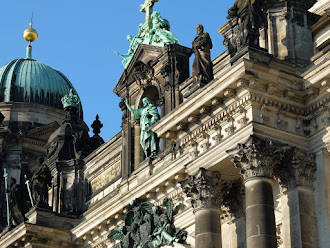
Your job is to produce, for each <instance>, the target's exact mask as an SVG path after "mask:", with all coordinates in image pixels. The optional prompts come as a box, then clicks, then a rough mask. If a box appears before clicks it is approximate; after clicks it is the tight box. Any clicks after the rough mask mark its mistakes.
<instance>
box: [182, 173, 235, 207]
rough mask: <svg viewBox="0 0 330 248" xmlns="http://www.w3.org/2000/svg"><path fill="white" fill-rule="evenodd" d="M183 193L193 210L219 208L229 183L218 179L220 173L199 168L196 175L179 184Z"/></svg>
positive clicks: (229, 185) (229, 186)
mask: <svg viewBox="0 0 330 248" xmlns="http://www.w3.org/2000/svg"><path fill="white" fill-rule="evenodd" d="M180 184H181V187H182V189H183V192H184V193H185V194H186V196H187V197H189V198H190V199H191V204H192V207H193V208H194V210H195V211H196V210H198V209H200V208H208V207H212V208H219V209H220V207H221V205H222V203H223V199H224V197H225V196H226V195H227V194H228V192H229V190H230V188H231V182H229V181H223V180H221V179H220V172H218V171H208V170H206V169H204V168H200V169H199V171H198V172H197V174H196V175H193V176H189V178H188V179H186V180H184V181H181V182H180Z"/></svg>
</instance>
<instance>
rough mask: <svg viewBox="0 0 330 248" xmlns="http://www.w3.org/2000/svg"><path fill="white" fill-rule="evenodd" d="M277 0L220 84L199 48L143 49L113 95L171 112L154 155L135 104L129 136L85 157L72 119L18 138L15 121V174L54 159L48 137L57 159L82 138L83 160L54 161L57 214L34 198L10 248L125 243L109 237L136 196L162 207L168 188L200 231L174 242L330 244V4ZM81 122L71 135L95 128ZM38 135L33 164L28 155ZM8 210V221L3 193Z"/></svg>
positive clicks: (203, 245) (1, 242) (7, 151)
mask: <svg viewBox="0 0 330 248" xmlns="http://www.w3.org/2000/svg"><path fill="white" fill-rule="evenodd" d="M251 2H253V1H251ZM266 2H272V4H268V5H265V6H262V8H263V11H264V12H263V13H265V17H264V19H263V23H262V24H263V25H259V26H258V30H256V29H254V30H253V32H250V34H252V35H253V38H255V37H259V40H258V42H254V43H253V44H250V43H249V44H248V45H242V46H236V47H235V49H236V50H235V51H234V52H233V50H230V49H229V50H227V51H225V52H224V53H222V54H221V55H219V56H218V57H216V59H214V60H213V65H214V66H213V72H214V79H213V80H211V81H210V82H208V83H207V84H205V85H204V84H199V83H198V82H196V81H195V80H193V78H190V77H189V57H190V56H191V54H192V51H191V49H189V48H186V47H183V46H180V45H173V44H172V45H165V46H164V47H153V46H148V45H140V46H139V47H138V49H137V50H136V52H135V53H134V55H133V57H132V60H131V62H130V64H129V65H128V67H127V69H126V70H125V72H124V73H123V74H122V76H121V78H120V80H119V82H118V84H117V85H116V87H115V89H114V92H115V93H116V94H117V95H118V96H119V97H121V98H122V99H124V98H125V97H126V96H127V95H128V96H129V100H130V103H131V104H132V106H133V107H134V108H139V107H141V99H142V98H143V97H145V96H146V97H148V98H149V99H150V100H151V101H152V102H153V104H156V105H157V106H158V107H160V110H161V119H160V120H159V121H158V122H157V123H156V124H155V125H154V126H153V127H152V131H153V132H155V133H157V135H158V137H160V138H161V152H160V154H159V155H158V156H157V157H156V158H153V159H150V158H147V159H145V158H144V155H143V151H142V149H141V147H140V144H139V133H140V130H139V123H137V122H136V121H135V120H134V118H133V116H132V115H131V113H130V112H129V111H128V110H127V108H126V106H125V104H124V102H123V101H122V102H121V103H120V106H119V107H120V108H121V109H122V111H123V115H122V131H121V132H120V133H119V134H117V135H115V136H114V137H113V138H112V139H110V140H109V141H107V142H106V143H104V144H103V145H101V146H99V147H98V148H96V147H90V148H91V149H89V150H88V151H84V152H83V153H79V151H81V150H79V149H78V150H77V149H76V148H77V144H78V143H74V142H73V141H71V140H70V137H69V135H68V133H67V129H65V128H64V126H63V125H64V124H61V125H60V124H54V123H47V125H44V126H42V127H40V128H39V129H37V130H34V131H29V132H27V133H26V134H24V135H21V136H20V134H16V133H14V132H12V131H11V130H10V128H7V127H6V123H4V127H1V129H0V134H1V136H0V144H1V146H0V148H1V166H2V168H7V169H8V170H9V173H10V175H11V176H14V177H17V178H20V177H21V173H22V172H21V171H22V168H23V167H24V166H23V164H24V163H27V164H29V166H32V165H33V164H34V165H36V164H37V163H36V157H37V155H38V154H45V155H46V151H45V149H44V148H43V146H44V145H46V144H47V146H46V148H47V149H48V151H47V153H48V154H49V153H50V152H51V150H52V148H53V147H55V146H56V147H58V146H59V145H58V144H65V142H69V143H68V144H76V145H75V146H73V148H72V149H73V150H72V151H73V153H72V154H71V155H72V157H66V155H65V154H64V155H65V156H64V155H63V157H61V156H60V155H59V154H60V151H59V150H57V151H58V152H57V153H56V152H54V153H53V154H55V155H53V154H52V155H51V156H49V157H48V158H47V160H46V162H45V163H46V164H47V166H48V167H49V168H50V171H51V173H52V179H53V182H52V187H51V188H49V194H48V195H49V206H50V207H51V209H44V208H38V206H36V207H32V208H31V209H30V211H29V212H28V213H27V214H26V215H25V216H26V221H24V222H23V223H21V224H19V225H17V226H15V227H12V228H10V229H8V228H5V225H4V230H3V232H2V234H1V237H0V247H38V248H39V247H86V248H87V247H98V248H100V247H104V248H105V247H113V246H114V245H115V243H114V241H113V240H110V239H108V238H107V236H108V235H109V233H110V232H111V231H112V230H115V229H117V228H119V227H120V226H123V225H124V224H125V223H124V222H125V219H124V217H125V215H126V214H127V213H128V212H129V211H131V208H132V207H131V206H130V202H131V201H132V200H134V199H136V198H139V199H141V200H143V201H146V202H149V203H151V204H153V206H162V204H163V200H164V199H165V198H166V197H168V198H170V199H171V200H172V201H173V203H174V205H175V206H176V209H177V212H176V215H175V217H174V225H175V227H176V228H178V229H181V230H185V231H187V234H188V236H187V240H186V243H185V244H180V243H176V242H174V243H173V246H174V247H196V248H208V247H210V248H211V247H214V248H215V247H226V248H243V247H247V248H255V247H258V248H259V247H260V248H263V247H264V248H269V247H281V248H283V247H285V248H287V247H290V248H295V247H320V248H326V247H328V244H329V243H330V238H329V237H330V233H329V222H330V214H329V213H330V195H329V192H330V167H329V165H330V155H329V154H330V153H329V151H330V148H329V147H330V145H329V144H330V127H329V125H330V109H329V106H330V95H329V78H330V70H329V68H330V67H329V66H330V62H329V35H328V34H329V26H330V19H329V16H328V12H329V8H330V6H329V4H328V1H326V0H324V1H323V0H321V1H305V2H304V3H302V4H298V5H296V6H295V5H293V4H294V3H297V2H301V1H286V0H281V1H266ZM312 6H313V7H312ZM311 7H312V8H311ZM309 8H311V9H310V10H309V11H308V9H309ZM238 23H239V22H238V21H237V20H236V19H230V20H229V21H228V23H226V24H224V25H223V26H222V27H221V28H220V29H219V32H220V33H221V34H223V35H224V36H225V38H226V39H227V41H226V40H225V43H226V42H227V43H226V44H227V45H228V44H229V43H228V41H230V42H233V41H234V40H235V39H236V38H237V37H236V36H237V35H238V36H239V35H240V32H239V30H240V28H241V27H239V26H237V25H238ZM285 27H286V28H285ZM237 30H238V31H237ZM290 30H295V31H294V32H291V31H290ZM255 32H258V36H256V33H255ZM235 35H236V36H235ZM248 35H249V33H248ZM289 36H293V37H289ZM301 36H303V38H304V39H302V38H301ZM235 37H236V38H235ZM245 38H246V37H245ZM279 39H280V40H281V42H280V41H279ZM247 40H249V39H247ZM283 40H286V41H285V42H284V41H283ZM236 41H237V39H236ZM213 43H214V42H213ZM240 44H243V43H240ZM298 48H299V49H298ZM297 49H298V50H297ZM296 50H297V51H296ZM70 121H72V120H69V122H70ZM70 123H71V122H70ZM72 123H73V124H74V125H73V124H72V130H73V131H72V132H73V133H78V134H79V133H81V134H82V133H83V130H86V127H85V124H84V123H83V122H72ZM52 133H53V134H52ZM51 134H52V135H51ZM70 134H71V133H70ZM38 135H39V136H38ZM43 135H44V136H43ZM50 135H51V136H50ZM66 135H67V136H66ZM13 137H14V138H13ZM36 137H40V138H38V139H37V138H36ZM49 137H50V138H49ZM77 137H78V136H77ZM79 137H82V136H79ZM90 139H91V138H89V136H88V137H87V136H85V138H84V142H85V144H91V143H89V142H90ZM14 140H15V142H16V143H15V144H20V148H19V149H16V150H15V149H14V148H15V146H14V145H13V144H14V142H13V141H14ZM34 140H38V142H39V143H40V145H39V143H38V145H39V146H38V149H35V150H33V151H31V153H32V154H34V156H33V157H32V158H31V159H30V160H33V161H34V162H29V161H30V160H28V162H25V160H24V156H23V155H24V154H25V153H24V151H25V150H27V149H28V148H30V149H32V147H35V146H36V144H35V143H33V144H34V145H33V146H30V145H28V143H27V142H30V143H31V144H32V141H33V142H37V141H34ZM47 141H48V142H47ZM42 142H43V143H42ZM54 142H55V143H56V142H57V143H56V145H52V144H53V143H54ZM61 142H62V143H61ZM75 142H76V141H75ZM55 143H54V144H55ZM21 144H23V145H21ZM99 144H100V143H99ZM17 147H18V146H17ZM49 149H50V151H49ZM54 150H56V149H54ZM61 151H62V152H63V151H64V152H65V151H66V150H61ZM82 154H84V155H83V156H82ZM47 161H48V162H47ZM2 172H3V170H1V173H2ZM1 176H3V175H1ZM55 178H56V179H57V183H54V180H55ZM56 185H62V186H63V185H64V186H65V187H62V186H61V187H62V188H60V189H57V188H56V187H55V186H56ZM3 187H4V185H3V184H2V185H1V194H2V195H3V196H4V193H5V192H4V188H3ZM76 196H77V197H76ZM1 199H4V197H2V198H1ZM70 201H71V202H73V201H74V202H75V203H74V204H73V203H72V204H71V205H70V204H66V205H65V204H64V203H67V202H70ZM61 204H64V206H62V205H61ZM55 206H59V207H55ZM67 206H69V207H70V206H71V207H72V209H66V208H65V207H67ZM71 210H72V211H71ZM1 211H2V213H3V217H5V215H4V213H6V211H5V201H4V200H2V202H1ZM3 219H5V218H3ZM116 247H119V245H117V246H116ZM163 247H166V246H163Z"/></svg>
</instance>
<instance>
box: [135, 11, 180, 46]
mask: <svg viewBox="0 0 330 248" xmlns="http://www.w3.org/2000/svg"><path fill="white" fill-rule="evenodd" d="M151 22H152V28H151V29H150V31H149V32H148V33H147V34H146V35H145V37H144V40H143V42H142V43H143V44H148V45H153V46H164V44H179V40H178V38H176V37H175V36H174V35H173V34H172V33H171V31H170V23H169V22H168V20H166V19H163V18H162V17H161V16H160V13H159V12H158V11H154V12H153V13H152V14H151Z"/></svg>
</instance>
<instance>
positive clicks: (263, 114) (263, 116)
mask: <svg viewBox="0 0 330 248" xmlns="http://www.w3.org/2000/svg"><path fill="white" fill-rule="evenodd" d="M268 111H269V108H268V106H267V105H266V104H262V105H261V106H260V114H259V116H260V123H261V124H267V123H268V121H269V120H270V117H269V116H267V115H266V112H268Z"/></svg>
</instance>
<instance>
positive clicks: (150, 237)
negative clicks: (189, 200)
mask: <svg viewBox="0 0 330 248" xmlns="http://www.w3.org/2000/svg"><path fill="white" fill-rule="evenodd" d="M130 205H131V206H132V209H131V210H130V211H128V212H127V214H126V216H125V226H121V227H119V228H117V229H114V230H112V231H111V232H110V234H109V236H108V238H109V239H111V240H120V241H121V242H120V243H117V244H115V245H114V246H113V248H157V247H161V246H164V245H172V244H173V242H180V243H184V242H185V240H186V238H187V232H186V231H183V230H181V229H177V228H175V226H174V224H173V223H174V220H173V213H174V205H173V202H172V200H171V199H169V198H165V199H164V201H163V206H164V207H163V208H161V207H159V206H154V205H153V204H151V203H148V202H140V201H139V200H138V199H136V200H134V201H133V202H131V204H130Z"/></svg>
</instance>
